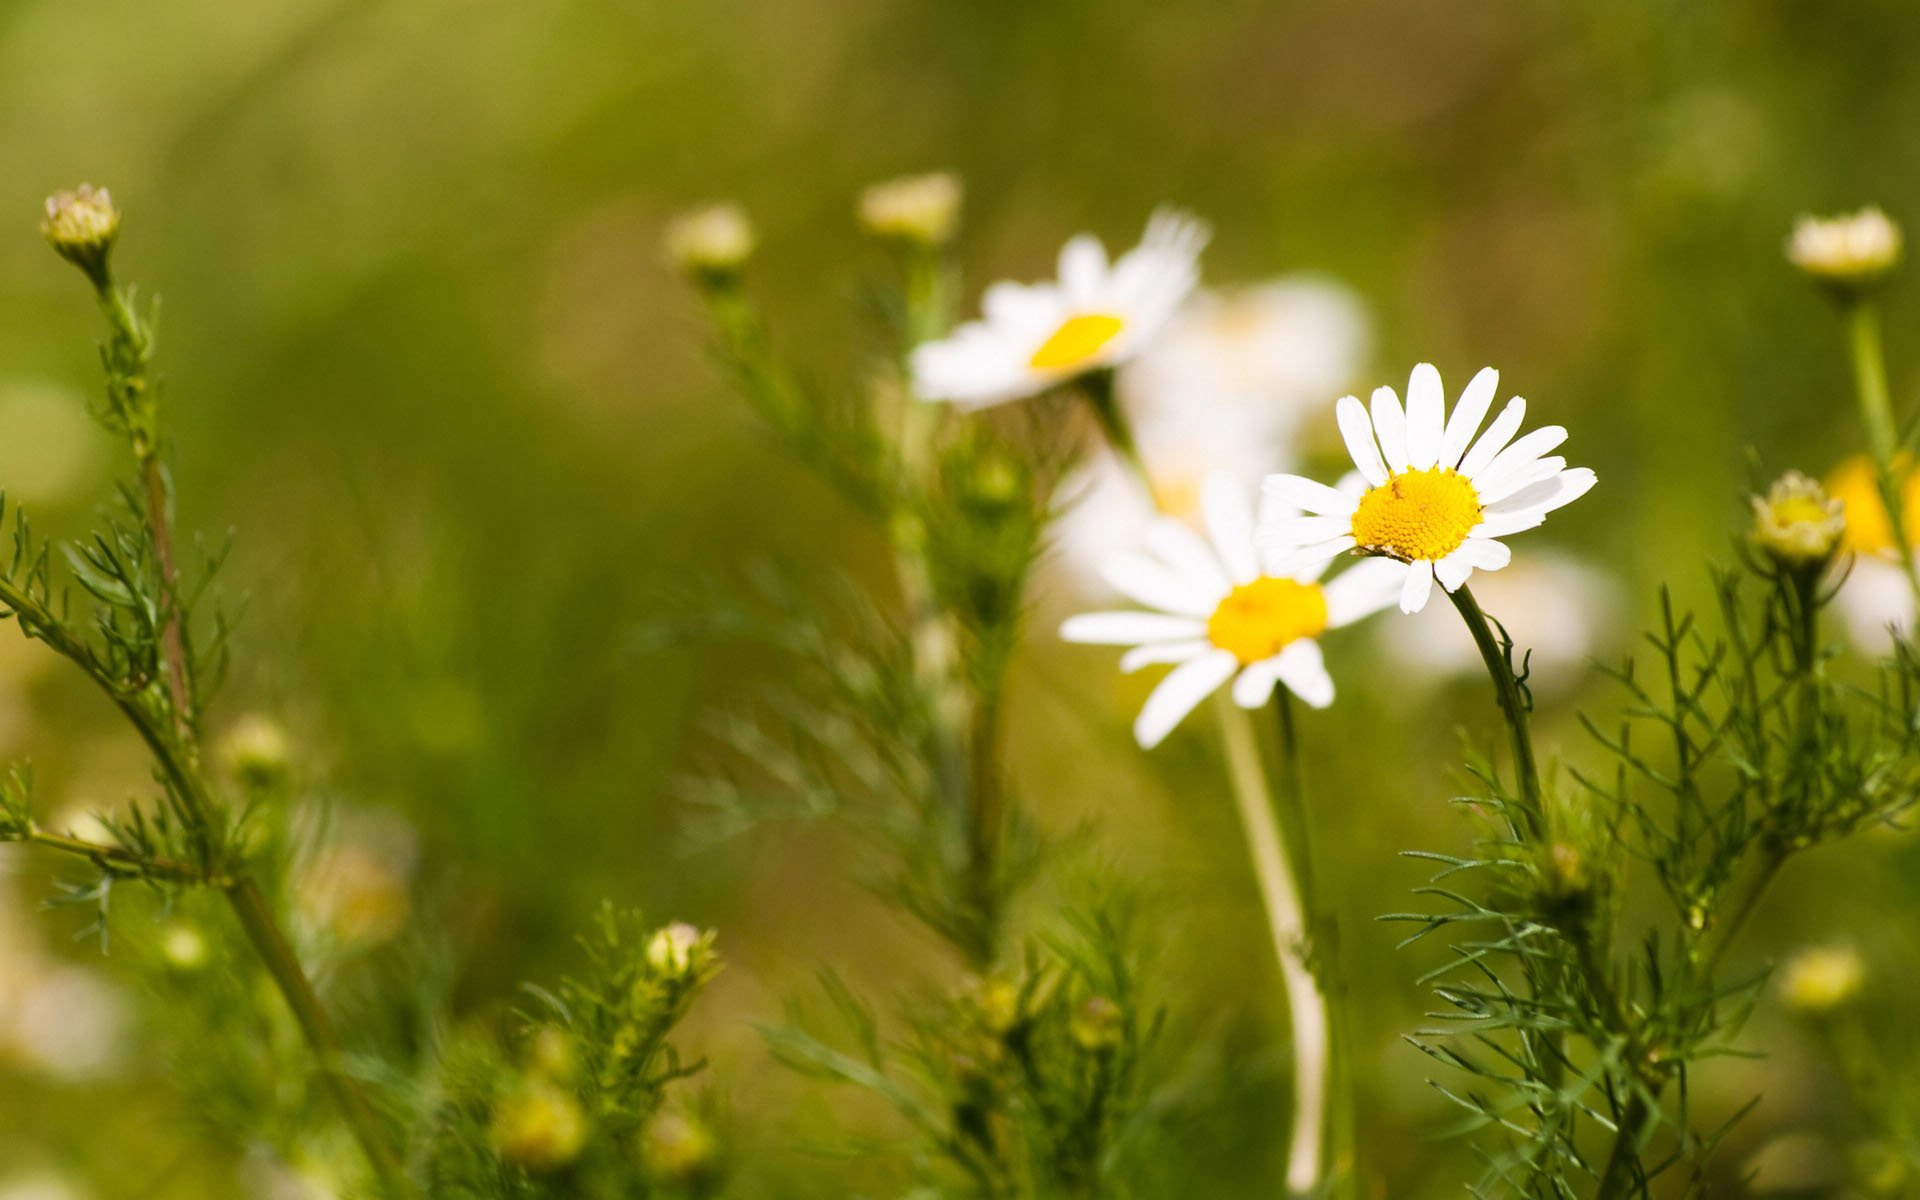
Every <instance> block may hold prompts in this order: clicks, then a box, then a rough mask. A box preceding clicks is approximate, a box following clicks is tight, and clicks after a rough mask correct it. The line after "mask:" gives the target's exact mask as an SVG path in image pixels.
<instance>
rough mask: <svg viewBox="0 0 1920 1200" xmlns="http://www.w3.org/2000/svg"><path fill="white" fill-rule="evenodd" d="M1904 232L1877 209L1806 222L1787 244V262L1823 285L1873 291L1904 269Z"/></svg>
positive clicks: (1799, 224) (1799, 223)
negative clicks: (1901, 252)
mask: <svg viewBox="0 0 1920 1200" xmlns="http://www.w3.org/2000/svg"><path fill="white" fill-rule="evenodd" d="M1900 249H1901V237H1900V227H1899V226H1898V225H1896V224H1894V223H1893V220H1892V218H1890V217H1888V216H1887V214H1886V213H1884V212H1882V211H1881V210H1880V209H1879V208H1878V207H1874V206H1869V207H1867V208H1863V209H1861V210H1860V211H1859V212H1856V213H1846V214H1842V215H1839V216H1833V217H1812V216H1803V217H1801V218H1800V219H1799V221H1797V222H1795V224H1794V227H1793V236H1792V237H1790V238H1788V239H1787V258H1788V260H1789V261H1791V262H1792V263H1793V265H1794V266H1796V267H1799V268H1800V269H1801V270H1802V271H1804V272H1806V273H1807V274H1808V275H1809V276H1811V277H1813V278H1814V279H1817V280H1819V281H1820V282H1822V283H1826V284H1830V285H1832V286H1834V287H1838V288H1843V289H1847V290H1859V289H1863V288H1866V287H1870V286H1872V285H1873V284H1876V283H1878V282H1880V281H1881V280H1882V279H1884V278H1886V276H1887V275H1888V273H1889V272H1891V271H1892V270H1893V268H1894V267H1896V266H1898V265H1899V263H1900Z"/></svg>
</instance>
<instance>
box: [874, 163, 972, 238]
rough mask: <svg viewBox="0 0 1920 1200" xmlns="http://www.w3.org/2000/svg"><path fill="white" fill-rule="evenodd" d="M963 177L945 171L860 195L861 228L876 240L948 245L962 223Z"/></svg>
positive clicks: (878, 185) (905, 179)
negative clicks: (960, 222)
mask: <svg viewBox="0 0 1920 1200" xmlns="http://www.w3.org/2000/svg"><path fill="white" fill-rule="evenodd" d="M961 194H962V189H961V185H960V177H959V176H957V175H953V174H950V173H948V172H946V171H935V172H932V173H931V174H927V175H907V176H903V177H902V178H899V179H889V180H887V181H885V182H884V183H876V184H874V185H873V186H872V187H870V188H868V189H867V190H866V191H864V192H861V193H860V224H861V225H862V226H864V227H865V228H866V230H867V232H868V233H871V234H873V235H874V236H876V237H883V238H890V239H894V240H897V241H901V242H907V243H911V244H915V245H921V246H940V245H945V244H946V242H947V240H948V239H949V238H951V237H952V236H953V230H954V227H955V226H956V225H958V224H959V221H960V198H961Z"/></svg>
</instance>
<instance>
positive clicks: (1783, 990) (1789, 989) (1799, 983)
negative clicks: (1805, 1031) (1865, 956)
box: [1779, 946, 1867, 1016]
mask: <svg viewBox="0 0 1920 1200" xmlns="http://www.w3.org/2000/svg"><path fill="white" fill-rule="evenodd" d="M1866 980H1867V964H1866V962H1865V961H1864V960H1862V959H1861V957H1860V952H1859V951H1857V950H1855V949H1854V948H1853V947H1851V946H1814V947H1811V948H1809V949H1806V950H1802V951H1800V953H1798V954H1796V955H1794V956H1793V957H1792V958H1790V959H1788V960H1787V961H1786V963H1785V964H1784V965H1782V966H1781V968H1780V977H1779V987H1780V998H1781V1000H1782V1001H1784V1002H1785V1003H1786V1006H1787V1007H1788V1008H1790V1009H1792V1010H1793V1011H1795V1012H1797V1013H1801V1014H1803V1015H1806V1016H1820V1015H1822V1014H1824V1013H1830V1012H1832V1011H1834V1010H1835V1009H1837V1008H1840V1007H1841V1006H1843V1005H1845V1004H1847V1003H1848V1002H1849V1001H1851V1000H1852V999H1853V998H1854V997H1855V996H1857V995H1859V994H1860V988H1861V986H1862V985H1863V984H1865V983H1866Z"/></svg>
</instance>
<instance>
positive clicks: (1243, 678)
mask: <svg viewBox="0 0 1920 1200" xmlns="http://www.w3.org/2000/svg"><path fill="white" fill-rule="evenodd" d="M1201 505H1202V509H1203V513H1204V516H1205V521H1206V527H1207V537H1205V538H1203V537H1201V536H1200V535H1199V534H1197V533H1195V532H1194V531H1193V530H1192V529H1190V528H1189V527H1187V526H1186V525H1184V524H1182V523H1181V522H1179V521H1176V520H1174V519H1172V518H1170V517H1163V518H1161V519H1160V520H1157V521H1154V522H1152V523H1151V524H1149V525H1148V526H1147V528H1146V545H1147V549H1148V551H1149V553H1145V554H1141V553H1122V554H1117V555H1115V556H1114V557H1113V558H1112V559H1110V560H1109V561H1108V564H1107V571H1106V574H1107V579H1108V581H1109V582H1110V583H1111V584H1112V585H1113V586H1114V587H1115V588H1117V589H1118V590H1119V591H1121V592H1122V593H1124V594H1125V595H1127V596H1128V597H1130V598H1132V599H1133V600H1136V601H1138V602H1139V603H1141V604H1143V605H1145V606H1147V607H1148V608H1150V609H1153V610H1154V611H1152V612H1139V611H1133V612H1096V613H1083V614H1081V615H1080V616H1077V617H1071V618H1069V619H1068V620H1067V621H1066V623H1065V624H1063V625H1062V626H1061V627H1060V636H1061V637H1063V638H1065V639H1066V640H1067V641H1070V642H1086V643H1092V644H1095V645H1104V646H1131V647H1133V648H1132V649H1131V650H1128V651H1127V653H1126V654H1124V655H1122V656H1121V659H1120V669H1121V670H1123V671H1137V670H1139V669H1140V668H1141V667H1144V666H1147V665H1149V664H1153V663H1173V664H1176V665H1175V667H1174V669H1173V671H1172V672H1171V673H1170V674H1168V676H1167V677H1166V678H1165V679H1163V680H1161V681H1160V684H1159V686H1158V687H1156V688H1154V690H1153V694H1152V695H1150V696H1148V697H1147V702H1146V705H1145V706H1144V707H1143V708H1142V709H1141V710H1140V716H1139V719H1138V720H1136V721H1135V722H1134V725H1133V734H1134V737H1135V738H1136V739H1138V740H1139V742H1140V744H1141V745H1142V746H1144V747H1147V748H1152V747H1153V746H1156V745H1158V744H1159V743H1160V740H1161V739H1162V738H1164V737H1166V736H1167V734H1168V733H1170V732H1171V731H1172V730H1173V727H1174V726H1176V725H1178V724H1179V723H1180V721H1181V720H1182V719H1183V718H1184V717H1186V715H1187V714H1188V713H1190V712H1192V711H1193V710H1194V708H1195V706H1197V705H1198V704H1199V703H1200V702H1201V701H1202V700H1204V699H1206V698H1207V697H1208V696H1209V695H1211V694H1212V693H1213V692H1214V691H1216V690H1217V689H1219V688H1220V687H1221V686H1222V685H1224V684H1225V683H1226V682H1227V681H1228V680H1232V681H1233V698H1234V701H1235V702H1236V703H1238V704H1239V705H1241V707H1243V708H1258V707H1260V706H1261V705H1262V704H1265V703H1266V702H1267V700H1268V698H1269V697H1271V696H1272V695H1273V689H1274V685H1275V684H1282V685H1284V686H1285V687H1286V689H1287V690H1288V691H1290V692H1292V693H1293V694H1294V695H1296V696H1298V697H1300V699H1302V700H1304V701H1306V702H1307V703H1308V704H1310V705H1312V706H1313V707H1315V708H1324V707H1326V706H1327V705H1329V704H1331V703H1333V680H1332V679H1331V678H1330V677H1329V676H1328V675H1327V668H1326V663H1325V661H1324V660H1323V659H1322V658H1321V655H1320V646H1319V643H1318V642H1316V641H1315V640H1314V639H1315V638H1317V637H1319V636H1320V634H1322V633H1324V632H1325V631H1326V630H1329V629H1337V628H1339V627H1340V626H1342V625H1350V624H1352V623H1353V622H1355V621H1358V620H1359V619H1360V618H1362V617H1365V616H1367V615H1369V614H1371V613H1375V612H1378V611H1379V610H1380V609H1382V608H1385V607H1386V606H1387V605H1389V604H1391V603H1393V597H1394V596H1395V595H1397V594H1398V593H1399V592H1400V590H1401V582H1400V580H1401V576H1402V575H1404V574H1405V573H1406V568H1405V567H1403V566H1402V565H1401V564H1399V563H1396V562H1391V561H1389V560H1386V559H1375V560H1372V561H1369V562H1364V563H1359V564H1356V565H1355V566H1353V567H1351V568H1349V569H1348V570H1346V571H1343V572H1341V573H1340V575H1339V576H1338V577H1337V578H1335V579H1334V580H1333V581H1332V582H1331V583H1329V584H1326V585H1325V586H1322V585H1321V584H1320V582H1319V577H1320V573H1321V571H1322V570H1324V569H1325V566H1326V560H1324V559H1322V560H1321V561H1320V562H1318V563H1316V564H1314V565H1313V566H1312V567H1310V568H1308V569H1305V570H1297V571H1286V570H1283V569H1281V568H1282V563H1281V562H1280V556H1279V555H1277V554H1273V553H1270V552H1262V551H1260V550H1259V549H1257V548H1256V547H1255V546H1254V540H1253V530H1254V525H1255V521H1254V506H1253V498H1252V495H1251V491H1250V489H1249V488H1247V487H1246V486H1245V485H1244V484H1242V483H1241V482H1240V481H1238V480H1236V479H1234V478H1233V476H1232V475H1230V474H1227V473H1225V472H1220V473H1216V474H1214V475H1212V476H1209V477H1208V479H1207V482H1206V485H1205V487H1204V489H1203V491H1202V500H1201ZM1209 543H1211V544H1209Z"/></svg>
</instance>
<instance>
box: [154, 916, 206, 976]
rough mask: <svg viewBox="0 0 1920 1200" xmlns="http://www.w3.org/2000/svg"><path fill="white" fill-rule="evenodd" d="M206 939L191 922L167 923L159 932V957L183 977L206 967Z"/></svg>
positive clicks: (175, 921)
mask: <svg viewBox="0 0 1920 1200" xmlns="http://www.w3.org/2000/svg"><path fill="white" fill-rule="evenodd" d="M207 956H208V950H207V938H206V935H205V934H203V933H201V932H200V928H199V926H197V925H195V924H194V923H193V922H191V921H185V920H172V921H168V922H167V923H166V925H165V926H163V927H162V928H161V930H160V957H161V958H162V959H163V960H165V962H166V964H167V966H168V967H169V968H170V969H172V970H175V971H178V972H180V973H181V974H183V975H188V974H192V973H193V972H195V971H198V970H199V969H200V968H201V967H204V966H206V965H207Z"/></svg>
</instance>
